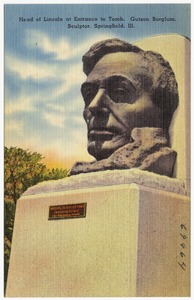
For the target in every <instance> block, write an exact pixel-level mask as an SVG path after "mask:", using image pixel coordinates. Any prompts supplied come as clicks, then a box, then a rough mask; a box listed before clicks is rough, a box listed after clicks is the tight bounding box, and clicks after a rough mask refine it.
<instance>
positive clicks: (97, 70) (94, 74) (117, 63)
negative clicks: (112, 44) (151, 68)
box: [86, 52, 148, 82]
mask: <svg viewBox="0 0 194 300" xmlns="http://www.w3.org/2000/svg"><path fill="white" fill-rule="evenodd" d="M140 74H141V75H143V74H145V75H148V66H147V62H146V60H145V59H144V58H143V57H142V56H141V55H140V54H137V53H133V52H116V53H110V54H106V55H105V56H103V57H102V58H101V59H100V60H99V61H98V62H97V63H96V65H95V66H94V68H93V70H92V71H91V73H90V74H89V75H88V77H87V80H86V81H90V82H91V81H99V80H100V81H101V80H103V79H106V78H108V77H110V76H113V75H122V76H125V77H128V78H129V79H131V78H132V77H133V78H134V77H135V76H136V75H140Z"/></svg>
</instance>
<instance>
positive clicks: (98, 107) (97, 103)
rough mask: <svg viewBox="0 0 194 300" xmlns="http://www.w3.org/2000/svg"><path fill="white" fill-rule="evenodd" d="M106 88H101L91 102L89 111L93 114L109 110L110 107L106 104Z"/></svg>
mask: <svg viewBox="0 0 194 300" xmlns="http://www.w3.org/2000/svg"><path fill="white" fill-rule="evenodd" d="M105 97H106V95H105V89H99V91H98V93H97V94H96V96H95V97H94V99H93V100H92V101H91V102H90V105H89V106H88V109H89V111H90V112H91V113H92V114H98V113H100V112H108V109H107V108H106V107H105V106H104V99H105Z"/></svg>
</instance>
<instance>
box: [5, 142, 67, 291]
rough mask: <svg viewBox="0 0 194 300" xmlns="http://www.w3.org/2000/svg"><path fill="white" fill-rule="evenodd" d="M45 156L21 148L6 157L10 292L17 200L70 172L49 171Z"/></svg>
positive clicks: (6, 272)
mask: <svg viewBox="0 0 194 300" xmlns="http://www.w3.org/2000/svg"><path fill="white" fill-rule="evenodd" d="M42 159H43V157H42V155H41V154H39V153H37V152H30V151H29V150H23V149H21V148H17V147H10V148H7V147H5V153H4V282H5V283H4V288H6V282H7V274H8V268H9V258H10V253H11V241H12V233H13V227H14V217H15V209H16V204H17V200H18V199H19V198H20V196H21V195H22V194H23V192H25V191H26V190H27V189H28V188H29V187H30V186H33V185H35V184H37V183H38V182H41V181H44V180H51V179H52V180H55V179H60V178H64V177H66V176H67V173H68V170H67V169H58V168H56V169H54V168H53V169H52V170H50V169H47V168H46V166H45V164H43V163H42Z"/></svg>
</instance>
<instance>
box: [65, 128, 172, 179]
mask: <svg viewBox="0 0 194 300" xmlns="http://www.w3.org/2000/svg"><path fill="white" fill-rule="evenodd" d="M131 137H132V139H133V142H132V143H129V144H127V145H125V146H123V147H121V148H119V149H118V150H116V151H115V152H114V153H113V154H112V155H111V156H109V157H108V158H107V159H102V160H100V161H93V162H77V163H75V164H74V166H73V167H72V169H71V170H70V173H69V175H76V174H79V173H88V172H97V171H102V170H113V169H131V168H139V169H141V170H148V171H151V172H154V173H157V174H160V175H166V176H172V172H173V166H174V162H175V159H176V152H175V151H174V150H172V149H171V148H169V147H168V141H167V139H166V138H165V136H164V133H163V130H162V129H161V128H149V127H147V128H134V129H133V131H132V132H131Z"/></svg>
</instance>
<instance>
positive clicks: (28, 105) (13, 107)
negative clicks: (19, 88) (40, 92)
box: [5, 97, 35, 115]
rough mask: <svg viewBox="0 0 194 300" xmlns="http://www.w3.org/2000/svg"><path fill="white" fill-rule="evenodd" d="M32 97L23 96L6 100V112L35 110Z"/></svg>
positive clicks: (9, 113)
mask: <svg viewBox="0 0 194 300" xmlns="http://www.w3.org/2000/svg"><path fill="white" fill-rule="evenodd" d="M34 110H35V108H34V106H33V101H32V98H30V97H22V98H20V99H16V100H14V101H13V100H12V101H11V102H10V101H5V114H6V115H12V114H14V113H17V112H27V111H34Z"/></svg>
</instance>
